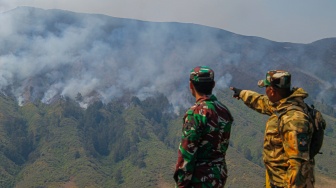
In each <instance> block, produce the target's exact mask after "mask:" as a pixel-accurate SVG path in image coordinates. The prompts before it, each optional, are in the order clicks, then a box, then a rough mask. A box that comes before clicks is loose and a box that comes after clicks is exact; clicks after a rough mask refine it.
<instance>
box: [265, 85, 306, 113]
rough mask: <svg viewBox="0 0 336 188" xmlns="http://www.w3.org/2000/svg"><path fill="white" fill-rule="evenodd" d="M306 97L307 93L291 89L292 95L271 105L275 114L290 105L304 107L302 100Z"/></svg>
mask: <svg viewBox="0 0 336 188" xmlns="http://www.w3.org/2000/svg"><path fill="white" fill-rule="evenodd" d="M307 97H308V93H307V92H306V91H305V90H304V89H302V88H293V93H292V94H291V95H290V96H289V97H287V98H283V99H281V100H280V101H278V102H275V103H273V104H271V105H272V107H273V108H274V111H275V112H281V111H282V110H283V109H285V108H288V106H290V105H296V106H302V107H304V106H303V105H304V101H303V100H304V99H305V98H307Z"/></svg>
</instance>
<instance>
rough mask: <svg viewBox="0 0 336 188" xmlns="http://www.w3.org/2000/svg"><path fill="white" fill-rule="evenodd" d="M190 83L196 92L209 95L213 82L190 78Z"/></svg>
mask: <svg viewBox="0 0 336 188" xmlns="http://www.w3.org/2000/svg"><path fill="white" fill-rule="evenodd" d="M190 81H191V82H192V84H193V85H194V87H195V89H196V91H197V92H198V93H202V94H205V95H210V94H212V89H213V88H214V84H215V82H214V81H212V82H196V81H194V80H190Z"/></svg>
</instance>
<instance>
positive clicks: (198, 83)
mask: <svg viewBox="0 0 336 188" xmlns="http://www.w3.org/2000/svg"><path fill="white" fill-rule="evenodd" d="M214 77H215V73H214V71H213V70H212V69H211V68H209V67H207V66H197V67H195V68H193V69H191V71H190V82H189V88H190V92H191V93H192V95H193V96H194V97H196V94H197V95H210V94H212V89H213V88H214V87H215V81H214Z"/></svg>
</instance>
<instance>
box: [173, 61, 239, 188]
mask: <svg viewBox="0 0 336 188" xmlns="http://www.w3.org/2000/svg"><path fill="white" fill-rule="evenodd" d="M214 86H215V81H214V71H213V70H211V69H210V68H209V67H206V66H198V67H195V68H194V69H192V70H191V72H190V82H189V88H190V92H191V94H192V95H193V96H194V97H195V98H196V103H195V104H194V106H192V107H191V108H190V109H189V110H188V111H187V112H186V114H185V115H184V118H183V128H182V140H181V143H180V145H179V150H178V159H177V163H176V169H175V173H174V179H175V182H176V187H184V188H187V187H188V188H202V187H209V188H211V187H224V185H225V182H226V178H227V168H226V163H225V153H226V150H227V148H228V145H229V138H230V130H231V124H232V122H233V118H232V116H231V114H230V112H229V110H228V109H227V108H226V107H225V106H224V105H223V104H221V103H220V102H219V101H218V100H217V98H216V97H215V96H214V95H212V94H211V93H212V89H213V87H214Z"/></svg>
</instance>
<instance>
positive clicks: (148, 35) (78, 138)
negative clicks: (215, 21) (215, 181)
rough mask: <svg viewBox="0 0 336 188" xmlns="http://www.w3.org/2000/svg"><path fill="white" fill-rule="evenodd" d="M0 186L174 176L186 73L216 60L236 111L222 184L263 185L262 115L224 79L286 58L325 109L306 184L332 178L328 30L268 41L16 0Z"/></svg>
mask: <svg viewBox="0 0 336 188" xmlns="http://www.w3.org/2000/svg"><path fill="white" fill-rule="evenodd" d="M0 20H3V21H4V24H5V25H6V27H3V28H2V29H1V32H0V44H1V45H0V148H1V150H0V159H1V160H0V187H17V188H21V187H24V188H26V187H34V188H36V187H39V188H42V187H43V188H44V187H48V188H56V187H57V188H59V187H64V188H70V187H71V188H77V187H78V188H81V187H92V188H96V187H125V188H126V187H127V188H132V187H134V188H135V187H136V188H139V187H162V188H166V187H173V185H174V183H173V178H172V173H173V169H174V164H175V160H176V158H177V147H178V143H179V141H180V140H179V139H180V134H181V133H180V131H181V118H182V115H183V113H184V112H185V110H186V108H188V107H189V106H190V105H191V104H193V102H194V99H193V98H192V96H191V95H190V94H189V90H188V76H189V75H188V73H189V71H190V69H191V68H192V67H194V66H197V65H208V66H210V67H211V68H213V69H214V70H215V73H216V75H215V80H216V89H215V91H214V92H215V93H216V95H217V96H218V98H219V100H220V101H222V102H223V103H224V104H225V105H227V106H228V108H229V109H230V111H231V112H232V114H233V116H234V118H235V124H234V126H233V127H232V135H231V141H230V147H229V149H228V153H227V163H228V170H229V178H228V182H227V186H226V187H230V188H241V187H246V185H249V186H248V187H252V188H253V187H255V188H259V187H262V186H263V181H264V167H263V163H262V160H261V149H262V142H263V134H264V125H265V121H266V119H267V117H266V116H262V115H260V114H257V113H256V112H254V111H251V110H250V109H248V108H246V107H245V106H244V105H243V104H242V102H241V101H237V100H234V99H233V98H232V97H231V95H232V92H231V91H230V90H229V89H228V88H229V86H235V87H238V88H241V89H252V90H256V91H258V92H260V93H264V90H263V89H260V88H258V87H257V81H258V80H259V79H263V78H264V76H265V73H266V71H267V70H271V69H286V70H289V71H290V72H291V73H292V81H293V86H300V87H303V88H304V89H305V90H307V91H308V92H309V94H310V96H309V98H308V100H307V102H308V103H310V104H314V105H315V106H316V107H317V108H318V109H320V110H321V111H322V112H323V113H324V117H325V119H326V121H327V124H328V126H327V130H326V133H325V135H326V139H325V142H324V146H323V154H322V155H318V156H317V157H316V161H317V165H316V173H317V187H330V185H334V184H335V182H336V164H334V163H331V162H330V161H332V159H333V158H334V157H335V153H336V148H335V147H336V144H335V139H336V132H334V129H335V128H336V127H335V126H336V118H335V117H336V85H335V83H336V80H335V76H334V75H335V72H336V38H328V39H322V40H319V41H316V42H313V43H311V44H295V43H278V42H273V41H269V40H266V39H263V38H259V37H248V36H242V35H237V34H235V33H231V32H228V31H225V30H221V29H217V28H211V27H205V26H201V25H195V24H182V23H155V22H144V21H139V20H131V19H121V18H114V17H109V16H104V15H94V14H81V13H74V12H69V11H63V10H43V9H37V8H31V7H19V8H16V9H14V10H11V11H8V12H5V13H1V14H0Z"/></svg>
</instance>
